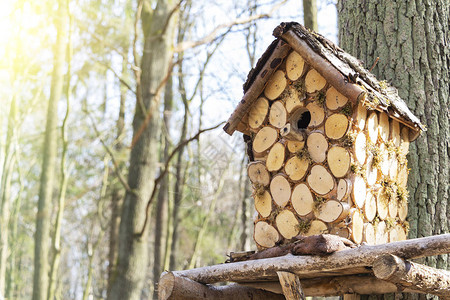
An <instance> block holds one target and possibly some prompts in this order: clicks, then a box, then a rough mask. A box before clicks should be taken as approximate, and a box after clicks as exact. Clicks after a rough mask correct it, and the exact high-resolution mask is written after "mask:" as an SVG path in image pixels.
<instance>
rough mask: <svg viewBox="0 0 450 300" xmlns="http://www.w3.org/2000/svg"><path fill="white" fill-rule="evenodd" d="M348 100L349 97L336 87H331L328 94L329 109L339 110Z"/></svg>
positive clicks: (327, 104)
mask: <svg viewBox="0 0 450 300" xmlns="http://www.w3.org/2000/svg"><path fill="white" fill-rule="evenodd" d="M347 102H348V99H347V97H345V96H344V95H342V94H341V93H339V92H338V91H337V90H336V89H335V88H334V87H330V88H329V89H328V90H327V94H326V102H325V103H326V106H327V108H328V109H329V110H337V109H339V108H341V107H344V106H345V105H346V104H347Z"/></svg>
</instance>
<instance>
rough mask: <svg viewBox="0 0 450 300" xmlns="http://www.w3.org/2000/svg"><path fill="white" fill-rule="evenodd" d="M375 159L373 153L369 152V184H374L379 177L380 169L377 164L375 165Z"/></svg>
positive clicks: (367, 174) (367, 166)
mask: <svg viewBox="0 0 450 300" xmlns="http://www.w3.org/2000/svg"><path fill="white" fill-rule="evenodd" d="M373 159H374V158H373V154H372V153H371V152H369V154H368V155H367V162H366V180H367V184H368V185H369V186H372V185H374V184H375V183H376V182H377V178H378V170H377V168H376V166H374V165H373Z"/></svg>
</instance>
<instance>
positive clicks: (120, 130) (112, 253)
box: [107, 47, 128, 295]
mask: <svg viewBox="0 0 450 300" xmlns="http://www.w3.org/2000/svg"><path fill="white" fill-rule="evenodd" d="M125 48H126V49H128V47H125ZM127 63H128V62H127V58H126V57H124V58H123V60H122V78H124V77H125V74H126V72H127V67H128V65H127ZM126 93H127V88H126V87H125V86H124V85H123V84H121V85H120V105H119V115H118V117H117V122H116V129H117V132H116V146H115V150H116V152H120V151H122V150H123V148H124V145H123V143H122V139H123V134H124V128H125V102H126ZM122 200H123V193H122V191H121V190H120V188H119V186H117V185H115V186H113V187H112V192H111V220H110V223H109V249H108V251H109V252H108V262H109V264H108V287H107V295H109V293H110V292H111V288H112V283H113V282H114V276H115V274H116V264H117V248H118V247H117V239H118V236H119V225H120V214H121V211H122V202H123V201H122Z"/></svg>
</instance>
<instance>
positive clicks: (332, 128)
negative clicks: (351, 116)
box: [325, 114, 349, 140]
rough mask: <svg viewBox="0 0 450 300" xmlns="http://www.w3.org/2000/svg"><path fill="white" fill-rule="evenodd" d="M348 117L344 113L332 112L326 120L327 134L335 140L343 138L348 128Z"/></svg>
mask: <svg viewBox="0 0 450 300" xmlns="http://www.w3.org/2000/svg"><path fill="white" fill-rule="evenodd" d="M348 125H349V122H348V118H347V116H345V115H343V114H332V115H331V116H329V117H328V118H327V120H326V121H325V135H326V136H327V137H328V138H330V139H333V140H337V139H340V138H342V137H343V136H344V135H345V133H347V129H348Z"/></svg>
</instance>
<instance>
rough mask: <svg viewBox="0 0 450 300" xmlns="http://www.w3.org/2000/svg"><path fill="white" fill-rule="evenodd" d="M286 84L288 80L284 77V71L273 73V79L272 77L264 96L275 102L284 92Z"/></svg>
mask: <svg viewBox="0 0 450 300" xmlns="http://www.w3.org/2000/svg"><path fill="white" fill-rule="evenodd" d="M286 84H287V80H286V77H285V76H284V72H283V71H282V70H278V71H276V72H275V73H273V75H272V77H270V79H269V81H268V82H267V85H266V88H265V89H264V95H265V96H266V97H267V98H268V99H269V100H275V99H276V98H278V97H279V96H280V95H281V93H282V92H283V91H284V89H285V88H286Z"/></svg>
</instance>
